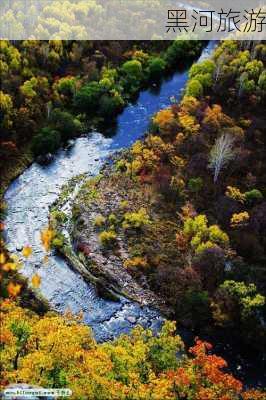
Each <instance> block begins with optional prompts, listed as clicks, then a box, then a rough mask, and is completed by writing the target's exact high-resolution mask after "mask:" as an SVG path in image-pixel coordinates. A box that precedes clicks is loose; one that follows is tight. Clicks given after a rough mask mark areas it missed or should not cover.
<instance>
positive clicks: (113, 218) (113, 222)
mask: <svg viewBox="0 0 266 400" xmlns="http://www.w3.org/2000/svg"><path fill="white" fill-rule="evenodd" d="M108 222H109V223H110V224H111V225H116V224H117V222H118V220H117V218H116V216H115V214H110V215H109V217H108Z"/></svg>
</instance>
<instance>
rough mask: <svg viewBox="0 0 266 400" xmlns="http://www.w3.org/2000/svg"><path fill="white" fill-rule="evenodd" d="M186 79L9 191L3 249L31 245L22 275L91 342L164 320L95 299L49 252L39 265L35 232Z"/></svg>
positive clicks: (144, 98)
mask: <svg viewBox="0 0 266 400" xmlns="http://www.w3.org/2000/svg"><path fill="white" fill-rule="evenodd" d="M214 46H215V43H214V42H210V43H209V45H208V46H207V47H206V48H205V49H204V50H203V52H202V55H201V57H200V59H199V60H203V59H205V58H208V57H209V56H210V54H211V53H212V51H213V49H214ZM187 79H188V70H185V71H182V72H176V73H175V74H173V75H172V76H171V77H168V78H167V79H165V80H164V81H163V82H162V84H161V85H160V87H158V88H153V89H150V90H143V91H142V92H141V93H140V95H139V97H138V100H137V101H136V102H135V103H134V104H131V105H129V106H127V107H126V108H125V110H124V112H123V113H122V114H121V115H119V116H118V118H117V124H116V128H115V132H114V134H113V135H112V137H111V138H107V137H106V136H104V135H103V134H101V133H99V132H90V133H89V134H88V135H87V136H86V137H81V138H79V139H76V141H75V144H74V146H73V147H72V148H71V149H69V150H65V149H61V150H60V151H59V152H58V153H57V155H56V158H55V160H54V161H53V162H52V163H51V164H50V165H48V166H41V165H39V164H37V163H33V164H32V165H31V166H30V167H29V168H28V169H26V170H25V171H24V173H23V174H22V175H20V176H19V177H18V178H17V179H16V180H15V181H14V182H13V183H12V184H11V185H10V187H9V188H8V190H7V192H6V194H5V200H6V202H7V206H8V214H7V218H6V221H5V225H6V241H7V248H8V249H9V251H10V252H12V253H15V254H17V255H19V257H21V249H22V247H23V246H25V245H30V246H31V247H32V249H33V254H32V256H31V257H29V258H28V259H27V260H25V259H22V260H23V263H24V265H23V267H22V269H21V272H22V274H23V275H25V276H26V277H30V276H31V275H33V274H35V273H38V275H39V276H40V277H41V285H40V288H39V289H38V290H40V293H41V294H42V295H43V296H44V297H45V298H46V299H47V300H48V301H49V303H50V305H51V306H52V308H53V309H55V310H57V311H59V312H60V313H63V312H65V311H67V310H70V311H71V312H73V313H75V314H76V313H79V312H82V313H83V317H84V322H85V323H86V324H88V325H90V326H91V328H92V329H93V333H94V336H95V338H96V339H97V340H98V341H105V340H109V339H112V338H113V337H116V336H118V335H120V334H121V333H128V332H129V331H130V330H131V329H132V328H133V327H134V326H135V325H137V324H140V325H142V326H144V327H149V328H151V329H153V330H157V329H158V328H159V327H160V325H161V324H162V322H163V318H162V316H161V315H160V314H159V312H158V311H156V310H154V309H151V308H149V307H141V306H140V305H139V304H138V303H135V302H132V301H129V300H127V299H125V298H121V301H120V302H111V301H107V300H104V299H102V298H99V297H98V295H97V293H96V290H95V288H94V286H93V285H90V284H88V283H86V282H85V281H84V280H83V278H82V277H81V276H80V275H79V274H77V273H76V272H74V271H73V270H72V269H71V268H70V267H69V266H68V265H67V264H66V262H65V261H64V260H63V259H61V258H60V257H58V256H56V255H54V254H53V253H52V254H50V255H49V258H48V261H47V262H43V260H44V257H45V252H44V249H43V247H42V244H41V240H40V232H41V231H42V230H43V229H44V228H45V227H47V225H48V215H49V206H50V205H51V204H52V203H53V202H54V201H55V200H56V198H57V196H58V195H59V193H60V188H61V187H62V185H64V184H66V183H67V182H68V181H69V180H70V179H71V178H72V177H75V176H77V175H80V174H83V173H87V174H88V175H95V174H97V173H98V172H99V170H100V168H101V166H102V165H103V164H104V162H105V161H106V159H107V157H108V156H110V155H111V154H112V153H113V152H114V151H117V150H119V149H122V148H125V147H129V146H130V145H131V144H132V143H134V141H136V140H137V139H139V138H140V137H142V136H143V134H144V133H145V132H146V131H147V129H148V125H149V121H150V118H151V117H152V115H153V114H154V113H156V112H157V111H159V110H160V109H162V108H165V107H167V106H168V105H170V104H171V97H172V96H174V97H175V99H176V101H178V100H179V99H180V97H181V95H182V91H183V89H184V87H185V84H186V82H187Z"/></svg>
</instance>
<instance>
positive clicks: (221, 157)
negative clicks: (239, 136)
mask: <svg viewBox="0 0 266 400" xmlns="http://www.w3.org/2000/svg"><path fill="white" fill-rule="evenodd" d="M233 144H234V138H233V137H232V136H230V135H228V134H223V135H222V136H221V137H220V138H218V139H217V140H216V142H215V144H214V146H213V148H212V149H211V153H210V163H209V168H210V169H211V170H212V171H213V172H214V178H213V181H214V183H217V180H218V177H219V175H220V173H221V171H222V169H224V168H225V167H226V166H227V165H228V163H229V162H230V161H231V160H232V159H233V158H234V149H233Z"/></svg>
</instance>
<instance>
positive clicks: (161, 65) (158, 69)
mask: <svg viewBox="0 0 266 400" xmlns="http://www.w3.org/2000/svg"><path fill="white" fill-rule="evenodd" d="M165 68H166V62H165V61H164V60H163V59H162V58H160V57H153V58H150V59H149V62H148V74H149V78H150V79H151V80H158V79H160V78H162V75H163V73H164V70H165Z"/></svg>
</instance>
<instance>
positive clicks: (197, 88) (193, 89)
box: [186, 78, 203, 98]
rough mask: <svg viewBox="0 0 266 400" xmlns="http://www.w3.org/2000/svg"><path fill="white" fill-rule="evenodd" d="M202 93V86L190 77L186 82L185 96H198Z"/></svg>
mask: <svg viewBox="0 0 266 400" xmlns="http://www.w3.org/2000/svg"><path fill="white" fill-rule="evenodd" d="M202 95H203V86H202V84H201V83H200V81H199V80H197V79H194V78H193V79H192V80H191V81H189V82H188V84H187V87H186V96H192V97H195V98H199V97H201V96H202Z"/></svg>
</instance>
